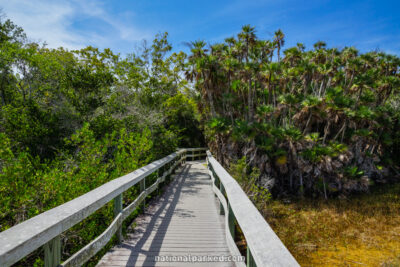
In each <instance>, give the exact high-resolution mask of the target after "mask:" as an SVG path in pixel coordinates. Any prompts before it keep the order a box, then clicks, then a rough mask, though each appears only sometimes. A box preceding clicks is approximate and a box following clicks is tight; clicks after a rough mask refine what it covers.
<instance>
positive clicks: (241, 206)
mask: <svg viewBox="0 0 400 267" xmlns="http://www.w3.org/2000/svg"><path fill="white" fill-rule="evenodd" d="M207 163H208V164H207V165H208V168H209V174H210V176H211V179H212V180H213V191H214V193H215V194H216V196H217V197H218V198H219V200H220V203H221V207H220V208H221V214H225V218H226V224H225V225H227V226H228V228H227V231H226V241H227V243H228V247H229V249H230V251H231V253H232V254H234V255H238V253H239V250H238V248H237V247H236V244H235V242H234V235H235V221H236V222H237V224H238V225H239V227H240V229H241V230H242V232H243V234H244V237H245V239H246V243H247V266H259V267H264V266H285V267H287V266H299V264H298V263H297V261H296V260H295V259H294V257H293V256H292V254H290V252H289V251H288V250H287V248H286V247H285V245H284V244H283V243H282V242H281V240H280V239H279V237H278V236H277V235H276V234H275V233H274V231H273V230H272V229H271V227H270V226H269V225H268V223H267V222H266V221H265V219H264V217H263V216H262V215H261V214H260V213H259V211H258V210H257V208H256V207H255V206H254V205H253V203H252V202H251V201H250V199H249V198H248V197H247V195H246V193H245V192H244V191H243V190H242V188H241V187H240V185H239V184H238V183H237V182H236V180H235V179H234V178H232V176H231V175H230V174H229V173H228V172H227V171H226V170H225V169H224V168H223V167H222V166H221V164H220V163H219V162H218V161H216V160H215V159H214V157H213V156H212V155H211V153H210V151H207ZM225 196H226V197H225ZM239 265H240V263H239ZM243 265H244V264H243Z"/></svg>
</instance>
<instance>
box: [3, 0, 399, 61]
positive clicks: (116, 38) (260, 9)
mask: <svg viewBox="0 0 400 267" xmlns="http://www.w3.org/2000/svg"><path fill="white" fill-rule="evenodd" d="M0 7H1V8H2V9H3V12H4V13H5V14H6V16H7V17H8V18H10V19H11V20H13V21H14V22H15V23H17V24H18V25H20V26H22V27H23V28H24V29H25V31H26V33H27V34H28V36H29V37H30V38H31V39H32V40H33V41H42V42H43V41H46V42H47V44H48V46H49V47H58V46H64V47H67V48H69V49H77V48H81V47H85V46H87V45H93V46H96V47H100V48H107V47H109V48H111V49H112V50H113V51H114V52H119V53H121V55H125V54H126V53H130V52H133V51H135V49H137V47H138V46H140V43H141V40H143V39H147V40H149V41H151V40H152V39H153V37H154V35H155V34H156V33H159V32H164V31H167V32H168V33H169V36H170V38H169V39H170V42H171V43H172V44H173V47H174V50H185V51H187V47H186V46H185V45H184V42H190V41H194V40H205V41H207V42H209V43H215V42H219V41H223V39H224V38H226V37H230V36H233V35H235V34H237V33H238V32H239V31H240V28H241V26H243V25H245V24H251V25H252V26H255V27H256V30H257V35H258V36H259V37H260V38H272V36H273V33H274V31H275V30H277V29H279V28H280V29H282V31H283V32H284V34H285V35H286V45H285V47H286V48H288V47H290V46H293V45H295V44H296V43H297V42H301V43H304V44H305V45H306V47H308V48H310V47H312V44H313V43H315V42H316V41H318V40H322V41H325V42H327V44H328V46H330V47H338V48H343V47H344V46H355V47H356V48H358V49H359V50H361V51H363V52H365V51H369V50H375V49H379V50H382V51H385V52H388V53H392V54H397V55H400V3H399V2H398V1H367V0H364V1H350V0H349V1H341V0H340V1H328V0H319V1H313V0H311V1H305V0H303V1H292V0H270V1H261V0H259V1H251V0H248V1H242V0H240V1H217V0H214V1H209V0H203V1H190V0H186V1H183V0H182V1H167V0H164V1H161V0H155V1H152V0H147V1H144V0H135V1H128V0H119V1H111V0H80V1H57V0H0Z"/></svg>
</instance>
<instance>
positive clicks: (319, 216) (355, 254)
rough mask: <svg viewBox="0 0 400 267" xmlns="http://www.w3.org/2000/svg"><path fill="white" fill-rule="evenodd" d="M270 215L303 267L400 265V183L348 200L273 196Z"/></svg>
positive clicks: (268, 217)
mask: <svg viewBox="0 0 400 267" xmlns="http://www.w3.org/2000/svg"><path fill="white" fill-rule="evenodd" d="M266 218H267V221H268V222H269V223H270V225H271V227H272V228H273V229H274V231H275V232H276V233H277V235H278V236H279V237H280V238H281V240H282V241H283V243H284V244H285V245H286V246H287V247H288V249H289V250H290V251H291V252H292V254H293V256H294V257H295V258H296V259H297V260H298V262H299V263H300V264H301V265H302V266H400V184H398V185H389V186H384V187H380V188H375V189H373V191H372V192H371V193H370V194H365V195H359V196H353V197H351V198H348V199H332V200H328V201H326V200H297V201H291V202H289V201H278V200H274V201H271V205H269V208H268V210H267V211H266Z"/></svg>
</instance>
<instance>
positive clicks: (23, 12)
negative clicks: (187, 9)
mask: <svg viewBox="0 0 400 267" xmlns="http://www.w3.org/2000/svg"><path fill="white" fill-rule="evenodd" d="M0 7H1V8H2V9H3V12H4V13H5V14H6V16H7V17H8V18H10V19H11V20H12V21H13V22H14V23H16V24H17V25H19V26H21V27H22V28H23V29H24V30H25V32H26V33H27V35H28V37H29V38H30V39H32V40H33V41H40V42H46V43H47V44H48V46H49V47H52V48H57V47H60V46H63V47H65V48H68V49H79V48H82V47H85V46H87V45H94V46H97V47H100V48H105V47H113V46H115V45H116V44H117V43H118V42H119V41H121V40H122V41H128V42H136V41H139V40H142V39H144V38H149V37H150V36H151V34H149V33H148V32H144V31H142V30H138V29H137V27H135V26H134V25H132V23H131V21H129V18H127V16H119V15H118V14H110V13H109V12H108V11H107V10H106V9H105V7H104V6H103V4H102V3H101V2H100V1H94V0H80V1H79V0H77V1H52V0H35V1H30V0H12V1H10V0H0ZM79 18H81V19H82V18H84V19H87V18H91V19H96V20H99V21H101V22H102V23H103V24H105V25H107V26H108V27H111V28H112V29H113V30H112V31H105V32H98V30H99V29H90V28H85V29H81V28H79V27H74V25H73V23H74V22H75V21H76V20H77V19H79Z"/></svg>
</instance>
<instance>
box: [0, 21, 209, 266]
mask: <svg viewBox="0 0 400 267" xmlns="http://www.w3.org/2000/svg"><path fill="white" fill-rule="evenodd" d="M185 58H186V55H185V54H184V53H172V52H171V45H170V44H169V43H168V41H167V34H160V35H157V36H156V37H155V39H154V41H153V42H152V43H151V44H150V45H146V44H144V45H143V47H142V49H140V50H138V51H137V52H136V53H132V54H130V55H129V56H127V57H126V58H121V56H119V55H118V54H114V53H113V52H112V51H111V50H109V49H105V50H103V51H101V50H99V49H97V48H94V47H86V48H83V49H81V50H76V51H68V50H65V49H63V48H59V49H49V48H46V47H45V46H43V45H40V44H37V43H31V42H29V41H28V39H27V37H26V36H25V34H24V32H23V30H22V29H21V28H20V27H18V26H17V25H15V24H14V23H13V22H11V21H10V20H6V19H5V18H1V19H0V231H4V230H6V229H8V228H10V227H12V226H13V225H15V224H18V223H20V222H22V221H24V220H27V219H29V218H31V217H33V216H35V215H38V214H40V213H42V212H44V211H46V210H48V209H51V208H53V207H56V206H58V205H60V204H62V203H65V202H66V201H69V200H71V199H74V198H76V197H78V196H80V195H82V194H84V193H86V192H88V191H90V190H93V189H94V188H96V187H98V186H100V185H102V184H104V183H106V182H107V181H110V180H111V179H114V178H116V177H119V176H122V175H124V174H126V173H129V172H131V171H133V170H135V169H137V168H139V167H141V166H143V165H146V164H147V163H149V162H151V161H153V160H155V159H159V158H161V157H163V156H165V155H168V154H170V153H172V152H174V151H175V150H176V149H177V148H178V147H199V146H202V145H203V141H202V140H203V138H202V133H201V131H200V130H199V126H198V125H199V123H198V117H199V116H198V115H197V108H196V103H195V101H194V100H193V99H192V96H191V95H192V93H191V91H190V90H189V87H188V82H187V81H186V80H184V79H183V78H182V77H183V67H184V61H185ZM149 182H150V181H149ZM138 192H139V189H138V188H136V187H135V188H133V189H132V190H129V191H128V192H126V193H125V194H124V201H125V204H126V203H130V202H132V201H133V200H134V199H135V197H136V196H137V195H138ZM112 218H113V210H112V206H111V205H107V206H106V207H104V208H102V209H101V210H99V211H98V212H96V213H95V214H93V215H92V216H90V217H89V218H88V219H86V220H84V221H83V222H82V223H80V224H78V225H77V226H75V227H73V228H71V229H70V230H69V231H67V232H66V233H63V235H62V242H63V251H62V253H63V254H62V258H63V259H66V258H68V257H69V256H71V255H72V253H74V252H76V251H78V250H79V249H80V248H82V247H83V245H85V244H87V243H88V242H89V241H91V240H93V239H94V238H95V237H96V236H98V235H99V234H100V233H101V232H102V231H103V230H105V229H106V227H107V226H108V224H109V223H110V222H111V221H112ZM42 253H43V252H42V250H39V251H36V252H34V253H33V254H32V255H30V256H29V257H28V258H26V259H24V260H23V261H22V262H20V263H19V264H20V265H21V266H27V265H32V264H33V263H34V262H36V263H35V264H36V265H39V266H40V265H41V264H42V260H41V259H40V257H39V256H40V255H42ZM90 264H93V262H92V263H90Z"/></svg>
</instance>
